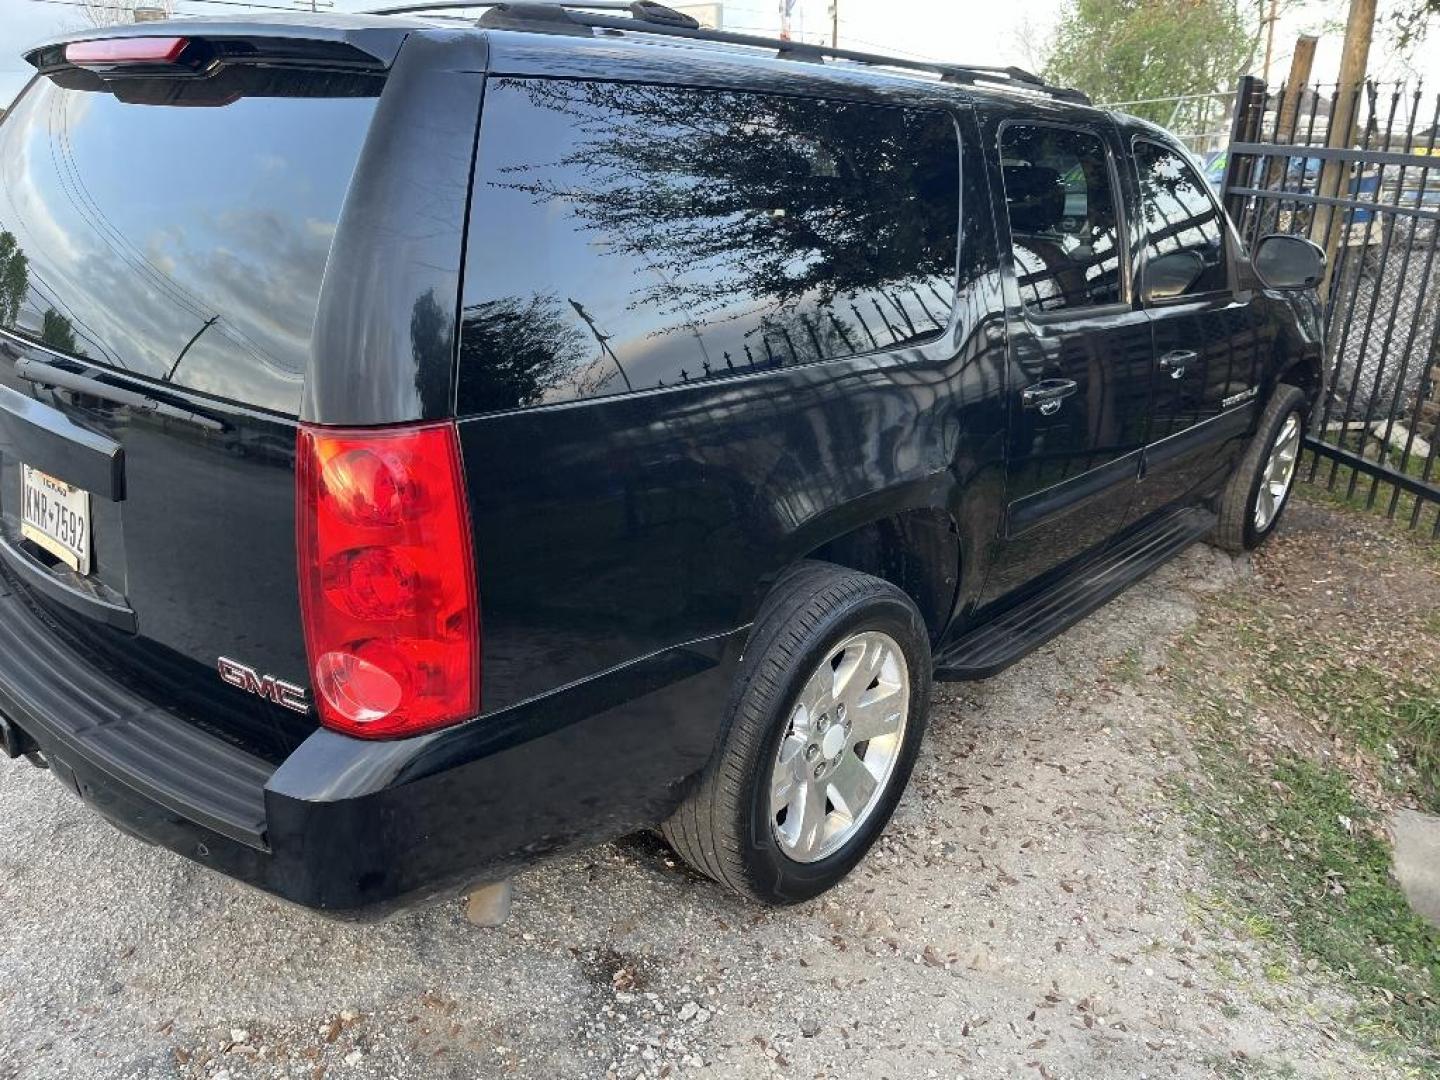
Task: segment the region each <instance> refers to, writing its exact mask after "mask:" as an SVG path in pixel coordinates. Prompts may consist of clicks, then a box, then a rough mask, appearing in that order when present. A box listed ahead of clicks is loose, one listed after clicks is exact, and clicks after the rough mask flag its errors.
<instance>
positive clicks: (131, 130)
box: [0, 69, 381, 414]
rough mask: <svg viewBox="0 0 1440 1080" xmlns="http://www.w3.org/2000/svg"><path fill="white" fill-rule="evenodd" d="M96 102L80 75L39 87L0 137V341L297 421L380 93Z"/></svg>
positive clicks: (231, 94) (252, 76)
mask: <svg viewBox="0 0 1440 1080" xmlns="http://www.w3.org/2000/svg"><path fill="white" fill-rule="evenodd" d="M57 79H63V80H65V81H67V82H68V83H69V84H70V85H69V86H62V85H61V84H60V82H58V81H56V80H57ZM127 82H128V84H130V85H127ZM142 84H143V85H142ZM100 85H101V84H99V82H98V80H96V79H95V78H94V77H93V76H88V75H86V73H83V72H68V73H65V74H63V75H59V76H55V77H52V78H44V79H40V80H38V81H37V82H36V83H35V85H33V86H32V87H31V88H30V90H29V91H28V92H27V93H26V94H25V95H24V96H23V97H22V99H21V101H20V102H19V103H18V105H17V106H16V108H15V110H14V112H13V113H12V114H11V115H10V116H8V117H7V118H6V119H5V121H4V123H3V125H0V325H3V326H4V327H5V328H6V329H8V330H11V331H13V332H15V333H17V334H19V335H21V336H23V337H26V338H29V339H32V340H34V341H37V342H40V343H42V344H44V345H47V346H49V347H50V348H52V349H56V350H58V351H60V352H63V353H68V354H70V355H73V356H76V357H83V358H85V359H87V360H89V361H92V362H94V363H96V364H100V365H103V366H106V367H113V368H117V369H121V370H124V371H129V372H134V373H136V374H139V375H143V376H146V377H148V378H151V379H156V380H160V381H163V382H173V383H175V384H176V385H178V386H182V387H187V388H190V389H194V390H199V391H203V392H205V393H208V394H213V395H216V396H218V397H222V398H226V399H229V400H233V401H237V402H241V403H244V404H247V405H253V406H258V407H261V408H265V409H272V410H276V411H279V412H284V413H290V414H294V413H296V412H298V409H299V402H300V394H301V388H302V384H303V380H304V377H305V368H306V364H307V362H308V360H309V355H310V334H311V330H312V328H313V324H314V321H315V306H316V300H317V298H318V295H319V291H320V278H321V275H322V273H323V271H324V268H325V260H326V257H327V256H328V254H329V251H330V242H331V238H332V236H333V234H334V231H335V222H336V220H337V218H338V216H339V213H340V204H341V201H342V200H343V198H344V196H345V191H346V188H347V187H348V185H349V181H350V174H351V172H352V171H353V170H354V167H355V162H356V159H357V158H358V156H359V153H360V146H361V143H362V141H363V139H364V136H365V131H366V129H367V127H368V125H369V123H370V119H371V117H372V115H373V113H374V108H375V101H376V97H375V95H377V94H378V93H379V89H380V85H381V84H380V81H379V80H378V79H375V78H373V77H352V76H342V77H337V76H333V75H329V76H327V75H312V74H310V73H305V72H281V71H263V70H252V71H246V70H242V69H232V70H231V71H229V72H228V73H227V74H226V76H225V78H224V80H223V85H220V84H218V83H215V82H213V81H212V80H193V81H192V82H191V84H190V85H189V86H180V85H177V84H176V83H174V82H171V81H169V80H153V79H151V80H142V79H133V80H128V81H126V82H121V81H117V82H116V83H114V84H112V85H113V86H115V87H117V88H119V89H118V90H117V92H114V93H112V92H107V91H106V90H104V89H100V88H99V87H100ZM117 93H118V94H123V95H124V96H126V97H128V98H131V100H122V98H121V97H120V96H117Z"/></svg>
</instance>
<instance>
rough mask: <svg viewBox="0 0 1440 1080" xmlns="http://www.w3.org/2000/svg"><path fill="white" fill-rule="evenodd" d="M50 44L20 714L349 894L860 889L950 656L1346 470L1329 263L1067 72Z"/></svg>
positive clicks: (19, 501) (642, 34)
mask: <svg viewBox="0 0 1440 1080" xmlns="http://www.w3.org/2000/svg"><path fill="white" fill-rule="evenodd" d="M439 6H440V7H445V6H446V5H443V4H442V5H439ZM610 6H616V5H610ZM27 58H28V60H29V61H30V62H31V64H33V65H34V67H35V68H36V69H37V74H36V76H35V78H34V79H33V80H32V82H31V83H30V85H29V87H28V88H27V89H26V90H25V92H24V93H23V95H22V96H21V98H20V99H19V101H18V102H17V103H16V105H15V107H14V108H13V110H12V111H11V112H10V113H9V115H7V116H6V117H5V119H4V121H3V124H0V508H3V518H0V737H3V746H4V748H5V749H6V750H7V751H8V753H9V754H10V755H11V756H12V757H15V756H26V757H28V758H29V759H30V760H31V761H33V762H34V763H35V764H38V765H43V766H45V767H48V768H49V769H50V770H51V772H52V773H53V774H54V775H55V777H56V778H57V779H59V780H60V781H61V782H62V783H64V784H65V785H67V786H68V787H70V788H72V789H74V790H75V791H77V792H78V793H79V795H80V796H81V797H83V798H84V799H85V800H86V801H87V802H89V803H90V804H91V805H93V806H94V807H95V809H97V810H98V811H99V812H100V813H102V814H104V815H105V816H106V817H107V818H109V819H110V820H111V821H113V822H115V823H116V824H117V825H119V826H120V827H121V828H123V829H125V830H126V831H128V832H131V833H133V834H135V835H137V836H140V837H142V838H144V839H146V840H149V841H152V842H156V843H159V844H163V845H165V846H166V847H168V848H170V849H172V850H174V851H176V852H179V853H180V854H182V855H185V856H187V857H189V858H191V859H194V860H197V861H199V862H201V863H203V864H205V865H207V866H210V867H213V868H214V869H217V870H220V871H222V872H224V873H226V874H230V875H233V876H235V877H237V878H239V879H242V880H244V881H247V882H249V883H251V884H253V885H257V886H259V887H260V888H262V889H266V890H269V891H271V892H273V893H276V894H278V895H280V896H283V897H287V898H289V899H291V900H294V901H297V902H299V903H301V904H304V905H309V906H312V907H316V908H322V909H327V910H331V911H352V912H375V911H381V910H384V909H385V908H387V907H393V906H395V905H396V904H399V903H403V902H411V901H414V900H418V899H421V898H424V897H427V896H434V895H441V894H446V893H450V894H454V893H457V892H460V891H463V890H466V889H467V888H472V887H475V886H477V885H479V884H481V883H485V882H494V881H500V880H503V879H505V878H507V877H508V875H510V874H511V873H512V872H513V871H514V869H515V868H517V867H518V866H521V865H523V864H525V863H527V862H530V861H533V860H535V859H537V858H540V857H543V856H545V855H547V854H549V853H552V852H557V851H561V850H564V849H567V848H571V847H574V846H576V845H581V844H590V843H595V842H598V841H602V840H605V839H607V838H611V837H615V836H618V835H620V834H623V833H626V832H630V831H634V830H637V829H643V828H646V827H653V826H657V825H658V826H659V827H660V828H661V829H663V830H664V833H665V835H666V837H668V838H669V840H670V842H671V843H672V844H673V845H674V847H675V849H676V850H677V851H678V852H679V853H680V854H681V855H682V856H684V858H685V859H686V860H687V861H688V862H690V863H691V864H692V865H693V866H695V867H696V868H697V869H699V870H700V871H702V872H704V873H705V874H708V875H710V876H711V877H713V878H715V879H716V880H717V881H720V882H722V883H724V884H726V885H728V886H730V887H732V888H734V889H736V890H739V891H740V892H742V893H744V894H747V895H749V896H752V897H755V898H758V899H760V900H763V901H769V902H788V901H797V900H802V899H805V898H806V897H810V896H813V895H814V894H816V893H817V892H819V891H821V890H822V889H825V888H827V887H829V886H830V885H832V884H834V883H835V882H836V881H838V880H839V879H840V878H841V877H842V876H843V875H844V874H845V873H846V872H847V871H849V870H850V869H851V868H852V867H853V866H854V865H855V864H856V862H857V861H858V860H859V859H860V858H861V857H862V856H863V854H864V853H865V851H866V849H867V848H868V847H869V845H870V844H871V843H872V842H873V841H874V839H875V837H876V835H877V834H878V833H879V831H880V830H881V829H882V828H883V826H884V824H885V822H886V820H887V819H888V817H889V816H890V813H891V811H892V810H893V809H894V807H895V804H896V802H897V801H898V799H899V798H900V795H901V792H902V790H903V789H904V787H905V784H906V780H907V778H908V776H909V774H910V771H911V767H912V765H913V763H914V761H915V756H916V753H917V751H918V749H919V746H920V741H921V736H922V735H923V734H924V730H925V723H926V710H927V705H928V699H929V693H930V686H931V681H932V679H937V678H938V679H971V678H978V677H982V676H985V675H988V674H990V673H992V672H995V671H997V670H999V669H1000V668H1001V667H1003V666H1004V665H1006V664H1008V663H1010V662H1012V661H1014V660H1015V659H1017V658H1018V657H1020V656H1022V655H1023V654H1024V653H1026V652H1027V651H1028V650H1030V649H1032V648H1034V647H1035V646H1036V645H1038V644H1040V643H1041V642H1043V641H1045V640H1046V639H1047V638H1049V637H1051V636H1053V635H1054V634H1056V633H1058V632H1059V631H1061V630H1062V629H1064V628H1065V627H1068V626H1070V625H1072V624H1073V623H1075V622H1076V621H1077V620H1079V619H1080V618H1081V617H1082V616H1084V615H1085V614H1086V613H1087V612H1089V611H1091V610H1093V609H1094V608H1095V607H1096V606H1098V605H1099V604H1101V603H1103V602H1104V601H1106V600H1107V599H1108V598H1110V597H1112V596H1114V595H1115V594H1116V593H1117V592H1118V591H1119V590H1121V589H1122V588H1124V587H1125V585H1127V584H1128V583H1129V582H1132V581H1134V580H1135V579H1137V578H1139V577H1140V576H1141V575H1143V574H1145V573H1146V572H1148V571H1149V570H1151V569H1152V568H1154V567H1155V566H1156V565H1157V564H1159V563H1160V562H1162V561H1163V560H1165V559H1166V558H1168V557H1170V556H1171V555H1173V554H1175V553H1176V552H1177V551H1179V550H1181V549H1182V548H1183V547H1185V546H1186V545H1187V544H1190V543H1191V542H1193V541H1195V540H1198V539H1201V538H1204V537H1207V536H1209V537H1212V538H1214V539H1215V540H1216V542H1218V543H1220V544H1221V545H1223V546H1225V547H1228V548H1231V549H1242V548H1248V547H1251V546H1253V545H1255V544H1256V543H1258V542H1259V541H1260V540H1262V539H1263V538H1264V537H1265V536H1266V534H1267V533H1269V532H1270V531H1271V530H1272V529H1273V528H1274V525H1275V522H1276V519H1277V518H1278V516H1279V514H1280V512H1281V510H1282V508H1283V506H1284V502H1285V498H1286V495H1287V494H1288V492H1289V487H1290V484H1291V481H1292V479H1293V477H1294V471H1295V460H1296V455H1297V453H1298V451H1299V449H1300V446H1301V433H1302V430H1303V422H1304V418H1305V415H1306V410H1307V407H1308V405H1309V403H1310V402H1311V401H1312V400H1313V399H1314V397H1315V395H1316V393H1317V390H1318V387H1319V384H1320V374H1319V365H1318V360H1319V357H1320V353H1321V339H1320V319H1319V305H1318V301H1317V297H1316V290H1315V288H1314V285H1315V283H1316V281H1317V280H1318V278H1319V275H1320V273H1321V270H1322V262H1323V259H1322V258H1321V256H1320V255H1319V253H1318V251H1317V249H1315V248H1314V247H1313V246H1312V245H1309V244H1307V243H1306V242H1304V241H1301V240H1298V239H1295V238H1293V237H1288V236H1274V237H1267V238H1266V239H1264V240H1262V241H1261V242H1260V243H1259V244H1258V245H1257V247H1256V248H1255V250H1254V251H1251V252H1248V253H1247V252H1246V251H1245V250H1244V248H1243V247H1242V245H1241V243H1240V241H1239V240H1238V238H1237V236H1236V233H1235V231H1234V230H1233V229H1232V228H1231V226H1230V224H1229V222H1228V221H1227V220H1226V217H1225V214H1224V213H1223V211H1222V210H1221V208H1220V206H1219V204H1218V203H1217V201H1216V199H1215V196H1214V194H1213V193H1212V192H1211V191H1210V190H1209V188H1208V187H1207V186H1206V183H1205V181H1204V180H1203V179H1202V178H1201V175H1200V174H1199V173H1198V172H1197V171H1196V170H1195V168H1194V166H1193V164H1192V162H1191V160H1190V158H1189V157H1188V155H1187V153H1186V152H1185V151H1184V150H1183V149H1182V148H1181V146H1180V145H1179V144H1178V143H1177V142H1176V141H1175V140H1174V139H1173V138H1172V137H1171V136H1169V135H1168V134H1166V133H1165V132H1164V131H1162V130H1160V129H1158V128H1156V127H1153V126H1151V125H1149V124H1146V123H1143V122H1141V121H1138V120H1134V119H1131V118H1129V117H1125V116H1121V115H1116V114H1114V113H1110V112H1105V111H1102V110H1099V109H1095V108H1091V107H1089V106H1088V105H1087V104H1086V102H1085V101H1084V99H1083V97H1081V96H1080V95H1078V94H1076V93H1074V92H1073V91H1066V90H1060V89H1057V88H1054V87H1049V86H1046V85H1045V84H1044V83H1043V82H1041V81H1040V80H1039V79H1036V78H1035V77H1034V76H1031V75H1027V74H1026V73H1025V72H1022V71H1019V70H1015V69H1006V70H997V69H986V68H974V67H960V66H953V67H952V66H942V65H935V66H931V65H924V64H911V63H907V62H904V61H898V60H891V59H886V58H883V57H874V56H868V55H865V54H858V53H852V52H847V51H845V50H834V49H822V48H816V47H813V46H808V45H801V44H798V43H794V42H777V41H768V40H764V39H756V38H748V37H742V36H740V35H735V34H727V33H722V32H715V31H706V30H701V29H699V28H697V27H696V25H695V24H694V23H693V22H692V21H691V20H689V19H688V18H686V17H684V16H681V15H677V14H676V13H675V12H672V11H669V10H667V9H665V8H662V7H659V6H658V5H655V4H648V3H641V4H634V5H629V10H628V13H616V12H609V13H607V12H606V11H604V10H600V11H599V13H596V8H595V7H594V6H591V7H587V8H585V9H584V10H583V11H581V10H579V9H568V8H563V7H560V6H556V5H542V4H521V3H514V4H497V5H494V6H492V7H490V8H489V9H488V10H487V11H486V13H485V14H484V15H483V17H481V18H480V19H479V22H478V24H477V23H476V22H475V21H473V20H471V19H460V18H458V17H448V16H446V15H444V14H434V13H430V14H427V13H425V12H423V11H421V12H417V13H412V14H406V13H398V14H396V13H384V14H376V15H366V16H344V15H321V16H304V15H296V16H282V17H275V18H252V17H250V16H249V15H247V16H245V17H244V18H243V20H240V21H233V20H206V19H202V20H187V21H177V22H170V23H147V24H140V25H136V26H128V27H123V28H112V29H107V30H103V31H90V32H87V33H83V34H76V35H71V36H68V37H65V38H63V39H60V40H57V41H53V42H50V43H47V44H45V45H43V46H40V47H38V48H36V49H34V50H33V51H32V52H30V53H29V54H28V57H27Z"/></svg>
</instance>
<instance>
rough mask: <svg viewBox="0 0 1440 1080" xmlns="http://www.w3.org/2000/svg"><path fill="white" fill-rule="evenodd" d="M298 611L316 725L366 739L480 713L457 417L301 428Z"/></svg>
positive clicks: (476, 610)
mask: <svg viewBox="0 0 1440 1080" xmlns="http://www.w3.org/2000/svg"><path fill="white" fill-rule="evenodd" d="M296 478H297V481H296V482H297V492H298V496H297V506H296V510H297V530H296V532H297V540H298V549H299V551H298V554H299V569H300V605H301V612H302V615H303V617H304V623H305V647H306V651H307V653H308V655H309V660H310V674H311V678H312V680H313V683H314V688H315V699H316V704H317V707H318V708H319V711H320V721H321V723H323V724H324V725H325V726H326V727H329V728H333V729H334V730H336V731H340V732H343V733H344V734H346V735H355V736H358V737H360V738H366V739H389V738H400V737H403V736H407V735H418V734H421V733H422V732H426V731H434V730H435V729H436V728H441V727H446V726H448V725H450V724H455V723H459V722H461V721H463V720H468V719H470V718H471V717H473V716H475V715H476V714H477V713H478V712H479V711H480V603H479V597H478V595H477V593H476V588H475V560H474V553H473V545H472V542H471V537H470V515H469V512H468V505H467V499H466V496H465V485H464V472H463V469H462V467H461V461H460V446H459V439H458V435H457V432H456V428H455V425H454V424H453V423H441V424H426V425H416V426H409V427H396V428H377V429H339V428H322V427H313V426H304V427H302V428H301V429H300V434H299V441H298V446H297V455H296Z"/></svg>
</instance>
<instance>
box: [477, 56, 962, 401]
mask: <svg viewBox="0 0 1440 1080" xmlns="http://www.w3.org/2000/svg"><path fill="white" fill-rule="evenodd" d="M958 212H959V147H958V144H957V140H956V131H955V126H954V123H953V121H952V120H951V119H950V118H949V117H948V116H947V115H945V114H943V113H940V112H934V111H927V110H912V109H900V108H892V107H879V106H873V105H862V104H858V103H854V102H846V101H829V100H818V99H814V98H799V97H782V96H776V95H767V94H751V93H740V92H732V91H724V90H696V89H687V88H675V87H656V86H642V85H634V84H617V83H600V82H588V83H587V82H561V81H545V80H518V79H497V80H493V81H492V83H491V85H490V88H489V90H488V91H487V97H486V105H485V115H484V120H483V126H482V133H481V147H480V165H479V168H478V172H477V178H476V188H475V197H474V209H473V213H472V226H471V234H470V243H469V249H468V250H469V255H468V259H467V262H468V265H467V269H466V287H465V300H464V313H463V330H462V339H461V355H462V370H461V387H460V394H461V406H462V408H464V409H465V410H466V411H486V410H492V409H500V408H513V407H517V406H524V405H531V404H539V403H542V402H548V401H563V400H567V399H572V398H577V397H592V396H598V395H603V394H611V393H619V392H624V391H625V390H627V389H637V390H638V389H644V388H649V387H656V386H671V385H675V384H683V383H688V382H694V381H697V380H703V379H712V378H720V377H725V376H728V375H733V374H736V373H740V372H744V371H753V370H757V369H763V368H773V367H788V366H792V365H797V364H807V363H813V362H816V361H819V360H825V359H830V358H833V357H839V356H850V355H856V354H860V353H866V352H874V351H877V350H884V349H895V348H903V347H906V346H910V345H914V344H917V343H921V342H924V341H927V340H930V339H932V338H934V337H936V336H937V335H938V334H939V333H940V332H941V331H943V330H944V329H945V327H946V326H947V325H948V323H949V318H950V309H951V306H952V304H953V301H954V276H955V263H956V232H957V219H958ZM517 334H518V335H520V336H522V337H528V340H529V346H528V347H527V348H525V349H523V350H519V351H515V350H513V349H512V350H510V351H508V352H505V353H502V352H501V351H500V346H501V345H502V344H503V343H505V342H507V341H513V339H514V338H515V337H516V335H517ZM522 368H523V369H524V370H523V373H522V371H521V369H522Z"/></svg>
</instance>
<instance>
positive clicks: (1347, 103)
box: [1310, 0, 1376, 297]
mask: <svg viewBox="0 0 1440 1080" xmlns="http://www.w3.org/2000/svg"><path fill="white" fill-rule="evenodd" d="M1375 3H1376V0H1350V16H1349V18H1348V19H1346V21H1345V43H1344V45H1342V46H1341V49H1340V80H1339V85H1338V86H1336V88H1335V106H1334V108H1332V109H1331V110H1330V130H1329V132H1328V135H1327V138H1326V139H1325V145H1326V146H1329V147H1332V148H1340V149H1344V148H1347V147H1349V146H1350V145H1351V143H1353V142H1354V140H1355V112H1356V105H1357V104H1358V103H1359V100H1360V90H1361V88H1362V87H1363V85H1364V82H1365V67H1366V65H1367V64H1368V63H1369V61H1370V39H1371V37H1372V36H1373V35H1374V33H1375ZM1349 171H1350V164H1349V162H1346V161H1344V160H1343V159H1337V158H1331V159H1329V160H1327V161H1326V162H1325V164H1324V166H1323V167H1322V168H1321V170H1320V186H1319V188H1318V189H1317V193H1318V194H1319V195H1320V197H1321V198H1328V199H1335V198H1339V197H1340V192H1341V188H1342V186H1343V185H1344V182H1345V177H1346V176H1347V175H1348V173H1349ZM1337 214H1339V215H1340V218H1341V221H1343V220H1344V210H1343V208H1341V207H1338V206H1329V205H1326V204H1324V203H1317V204H1316V205H1315V223H1314V225H1313V226H1312V227H1311V230H1310V236H1311V238H1312V239H1314V240H1315V241H1316V242H1317V243H1319V244H1322V245H1324V247H1325V281H1324V282H1323V283H1322V284H1321V290H1320V295H1321V296H1322V297H1324V296H1326V295H1328V290H1329V287H1330V276H1331V274H1332V273H1333V272H1334V269H1335V252H1336V250H1337V249H1338V248H1339V246H1340V230H1341V229H1342V228H1343V227H1344V226H1343V225H1342V224H1341V223H1340V222H1337V221H1336V220H1335V218H1336V215H1337Z"/></svg>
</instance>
